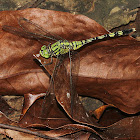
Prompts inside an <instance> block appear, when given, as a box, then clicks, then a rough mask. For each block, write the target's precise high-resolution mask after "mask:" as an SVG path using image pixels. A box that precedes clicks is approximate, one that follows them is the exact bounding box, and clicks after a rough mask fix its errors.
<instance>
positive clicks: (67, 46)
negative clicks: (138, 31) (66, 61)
mask: <svg viewBox="0 0 140 140" xmlns="http://www.w3.org/2000/svg"><path fill="white" fill-rule="evenodd" d="M134 31H135V28H132V29H128V30H123V31H117V32H114V33H109V34H106V35H101V36H98V37H94V38H90V39H86V40H81V41H72V42H69V41H67V40H64V41H63V40H59V41H57V42H56V43H54V44H52V45H51V46H50V48H49V49H47V50H43V51H44V57H45V53H46V52H45V51H47V53H49V54H50V57H51V56H55V57H57V56H59V55H62V54H66V53H68V52H69V50H77V49H79V48H81V47H82V46H83V45H85V44H88V43H90V42H93V41H95V40H102V39H105V38H113V37H118V36H123V35H128V34H129V33H131V32H134ZM42 56H43V55H42Z"/></svg>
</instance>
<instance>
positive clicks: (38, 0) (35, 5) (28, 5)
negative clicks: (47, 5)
mask: <svg viewBox="0 0 140 140" xmlns="http://www.w3.org/2000/svg"><path fill="white" fill-rule="evenodd" d="M44 1H45V0H36V1H34V2H33V1H32V2H28V3H27V4H25V5H24V6H22V7H20V8H18V9H17V10H23V9H26V8H36V7H38V6H39V5H40V4H41V3H42V2H44Z"/></svg>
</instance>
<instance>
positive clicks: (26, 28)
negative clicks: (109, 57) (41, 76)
mask: <svg viewBox="0 0 140 140" xmlns="http://www.w3.org/2000/svg"><path fill="white" fill-rule="evenodd" d="M19 25H20V27H21V28H16V27H11V26H7V25H5V26H3V30H5V31H8V32H10V33H12V34H16V35H19V36H22V37H25V38H30V39H36V40H38V41H39V42H41V43H42V44H43V45H42V47H41V49H40V51H39V53H40V55H41V56H42V57H43V58H45V59H49V58H50V59H51V61H50V62H49V63H47V64H42V65H43V66H45V65H51V64H52V63H53V57H56V58H57V60H59V63H57V62H58V61H57V62H56V64H55V66H54V70H53V74H52V75H51V80H50V85H53V84H52V83H53V79H54V77H55V74H56V71H57V68H58V67H59V65H60V63H63V59H62V58H63V56H64V55H65V54H69V59H70V74H69V81H70V92H71V112H72V110H73V104H74V103H73V98H74V94H75V91H74V86H75V85H74V84H75V83H76V82H75V81H74V79H75V78H73V77H74V76H73V72H74V71H76V70H74V62H73V61H72V57H73V58H74V57H75V56H73V53H72V52H74V51H76V50H78V49H80V48H81V47H83V46H84V45H86V44H88V43H91V42H94V41H98V40H101V41H102V40H106V39H110V38H114V37H120V36H124V35H128V34H130V33H131V32H134V31H136V29H135V28H131V29H127V30H122V31H116V32H113V33H108V34H105V35H101V36H97V37H93V38H89V39H85V40H80V41H68V40H66V39H63V38H62V37H60V36H58V35H55V34H53V33H50V32H48V31H47V30H46V29H44V28H42V27H41V26H39V25H38V24H36V23H34V22H32V21H30V20H28V19H25V18H20V19H19ZM48 40H49V41H50V42H52V43H50V44H49V45H47V44H48ZM45 41H47V43H46V42H45ZM76 65H78V64H76ZM76 67H78V66H76ZM62 73H63V72H62ZM59 78H61V77H59ZM55 82H57V81H55ZM62 84H63V83H62ZM50 90H53V87H52V86H50V89H49V91H48V93H51V91H50ZM52 92H53V91H52ZM48 95H49V94H48ZM53 98H54V96H53ZM53 98H51V100H53ZM71 114H73V113H71Z"/></svg>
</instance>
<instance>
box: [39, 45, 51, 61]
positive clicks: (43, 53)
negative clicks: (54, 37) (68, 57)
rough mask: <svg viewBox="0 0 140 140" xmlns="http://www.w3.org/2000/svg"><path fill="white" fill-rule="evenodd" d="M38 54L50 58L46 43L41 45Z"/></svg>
mask: <svg viewBox="0 0 140 140" xmlns="http://www.w3.org/2000/svg"><path fill="white" fill-rule="evenodd" d="M40 55H41V56H42V57H44V58H50V53H49V50H48V49H47V46H46V45H43V46H42V47H41V50H40Z"/></svg>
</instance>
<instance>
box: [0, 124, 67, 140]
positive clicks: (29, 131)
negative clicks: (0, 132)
mask: <svg viewBox="0 0 140 140" xmlns="http://www.w3.org/2000/svg"><path fill="white" fill-rule="evenodd" d="M0 128H4V129H10V130H14V131H19V132H23V133H28V134H31V135H36V136H38V137H41V138H44V139H50V140H66V139H65V138H62V137H49V136H46V135H44V134H42V133H39V132H34V131H31V130H28V129H25V128H21V127H17V126H12V125H7V124H1V123H0Z"/></svg>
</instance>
